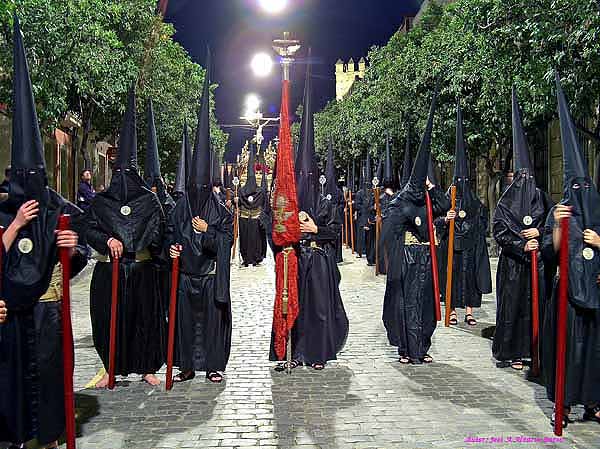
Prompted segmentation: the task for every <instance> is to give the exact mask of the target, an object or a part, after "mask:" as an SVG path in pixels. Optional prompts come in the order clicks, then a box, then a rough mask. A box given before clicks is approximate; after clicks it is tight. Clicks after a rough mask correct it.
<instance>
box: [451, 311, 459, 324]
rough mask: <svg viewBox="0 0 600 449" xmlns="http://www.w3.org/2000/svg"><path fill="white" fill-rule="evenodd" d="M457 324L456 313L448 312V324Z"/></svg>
mask: <svg viewBox="0 0 600 449" xmlns="http://www.w3.org/2000/svg"><path fill="white" fill-rule="evenodd" d="M457 324H458V315H457V314H456V312H452V313H451V314H450V326H456V325H457Z"/></svg>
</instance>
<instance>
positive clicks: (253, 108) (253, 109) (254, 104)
mask: <svg viewBox="0 0 600 449" xmlns="http://www.w3.org/2000/svg"><path fill="white" fill-rule="evenodd" d="M259 107H260V98H258V95H256V94H249V95H248V96H247V97H246V112H247V115H251V114H256V113H258V108H259Z"/></svg>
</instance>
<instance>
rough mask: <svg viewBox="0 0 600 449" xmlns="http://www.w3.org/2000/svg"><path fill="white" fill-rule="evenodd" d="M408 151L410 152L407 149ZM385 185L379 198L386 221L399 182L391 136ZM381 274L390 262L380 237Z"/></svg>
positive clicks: (383, 173)
mask: <svg viewBox="0 0 600 449" xmlns="http://www.w3.org/2000/svg"><path fill="white" fill-rule="evenodd" d="M407 151H410V150H409V149H408V148H407ZM379 179H380V180H381V182H382V185H383V192H381V194H380V196H379V206H380V208H381V218H382V220H385V218H386V217H387V213H388V208H389V207H390V204H391V202H392V200H393V199H394V198H395V196H396V192H397V190H396V189H397V188H398V187H397V186H398V182H397V180H396V177H395V176H394V164H393V162H392V153H391V150H390V136H389V134H387V135H386V144H385V155H384V160H383V172H382V177H381V178H379ZM378 244H379V273H380V274H386V273H387V265H388V262H389V258H388V254H387V247H386V246H385V245H384V244H383V240H382V238H381V236H380V237H379V242H378Z"/></svg>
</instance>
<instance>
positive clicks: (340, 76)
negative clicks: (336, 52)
mask: <svg viewBox="0 0 600 449" xmlns="http://www.w3.org/2000/svg"><path fill="white" fill-rule="evenodd" d="M366 70H367V62H366V60H365V58H360V61H358V64H356V63H355V62H354V59H352V58H350V60H349V61H348V62H344V61H342V60H341V59H338V61H337V62H336V63H335V97H336V99H337V100H338V101H341V100H343V99H344V97H345V96H346V95H348V94H349V93H350V91H351V90H352V86H353V85H354V83H355V82H356V81H360V80H361V79H363V78H364V77H365V71H366Z"/></svg>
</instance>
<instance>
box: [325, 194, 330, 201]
mask: <svg viewBox="0 0 600 449" xmlns="http://www.w3.org/2000/svg"><path fill="white" fill-rule="evenodd" d="M325 198H327V201H331V193H328V194H327V196H326V197H325Z"/></svg>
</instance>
